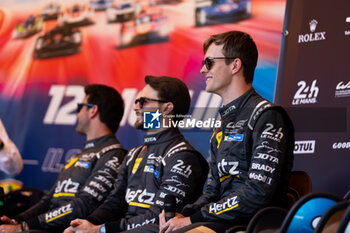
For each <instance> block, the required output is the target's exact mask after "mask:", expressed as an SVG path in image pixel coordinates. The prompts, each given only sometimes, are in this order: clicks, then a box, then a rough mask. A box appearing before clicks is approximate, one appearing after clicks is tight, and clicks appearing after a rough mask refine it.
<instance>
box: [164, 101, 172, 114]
mask: <svg viewBox="0 0 350 233" xmlns="http://www.w3.org/2000/svg"><path fill="white" fill-rule="evenodd" d="M173 110H174V104H173V103H172V102H167V103H164V104H163V115H170V113H172V112H173Z"/></svg>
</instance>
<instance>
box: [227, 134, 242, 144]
mask: <svg viewBox="0 0 350 233" xmlns="http://www.w3.org/2000/svg"><path fill="white" fill-rule="evenodd" d="M243 137H244V135H243V134H235V135H229V136H225V141H227V142H242V141H243Z"/></svg>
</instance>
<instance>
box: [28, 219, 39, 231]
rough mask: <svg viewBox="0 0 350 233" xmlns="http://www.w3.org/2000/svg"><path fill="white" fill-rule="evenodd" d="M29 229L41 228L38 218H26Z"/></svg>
mask: <svg viewBox="0 0 350 233" xmlns="http://www.w3.org/2000/svg"><path fill="white" fill-rule="evenodd" d="M26 223H27V224H28V226H29V229H41V225H40V221H39V218H30V219H27V220H26Z"/></svg>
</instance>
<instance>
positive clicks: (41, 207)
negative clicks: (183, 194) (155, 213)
mask: <svg viewBox="0 0 350 233" xmlns="http://www.w3.org/2000/svg"><path fill="white" fill-rule="evenodd" d="M85 94H86V97H85V99H84V102H83V103H79V104H78V109H77V110H78V123H77V126H76V131H77V132H78V133H80V134H83V135H85V136H86V142H85V145H84V149H83V152H82V153H80V154H79V155H77V156H75V157H73V158H72V159H71V160H70V161H69V162H68V163H67V164H66V165H65V167H64V168H63V170H62V171H61V172H60V174H59V175H58V178H57V180H56V182H55V184H54V186H53V187H52V189H51V190H50V191H49V193H48V194H47V195H46V196H44V197H43V198H42V199H41V201H40V202H39V203H38V204H37V205H35V206H33V207H32V208H30V209H29V210H27V211H25V212H24V213H21V214H19V215H18V216H17V217H16V218H15V219H16V221H17V222H18V224H14V222H12V221H11V220H9V219H8V218H7V217H2V218H1V220H2V221H3V222H5V223H8V225H1V226H0V229H1V230H2V231H1V232H21V231H27V230H29V231H32V230H33V229H39V230H36V231H35V230H34V231H35V232H50V233H53V232H62V231H63V229H65V228H67V227H68V226H69V223H70V221H71V220H73V219H75V218H84V217H87V216H88V215H89V214H90V213H91V212H92V211H93V210H94V209H96V208H97V207H98V206H99V205H100V204H101V203H102V202H103V200H104V199H105V198H106V196H107V195H108V194H109V193H110V191H111V190H112V188H113V184H114V182H115V179H116V177H117V168H118V167H119V165H120V164H121V163H122V161H123V159H124V157H125V155H126V150H125V149H124V148H123V147H122V146H121V145H120V143H119V142H118V140H117V139H116V137H115V133H116V131H117V129H118V127H119V122H120V120H121V119H122V116H123V112H124V102H123V100H122V97H121V96H120V94H119V93H118V92H117V91H116V90H115V89H114V88H111V87H108V86H104V85H88V86H86V87H85ZM43 178H44V177H43ZM9 224H12V225H9Z"/></svg>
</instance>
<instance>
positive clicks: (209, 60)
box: [202, 57, 238, 70]
mask: <svg viewBox="0 0 350 233" xmlns="http://www.w3.org/2000/svg"><path fill="white" fill-rule="evenodd" d="M236 58H238V57H206V58H205V59H204V60H203V61H202V66H204V65H205V68H207V70H210V69H211V67H212V66H213V64H214V60H215V59H236Z"/></svg>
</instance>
